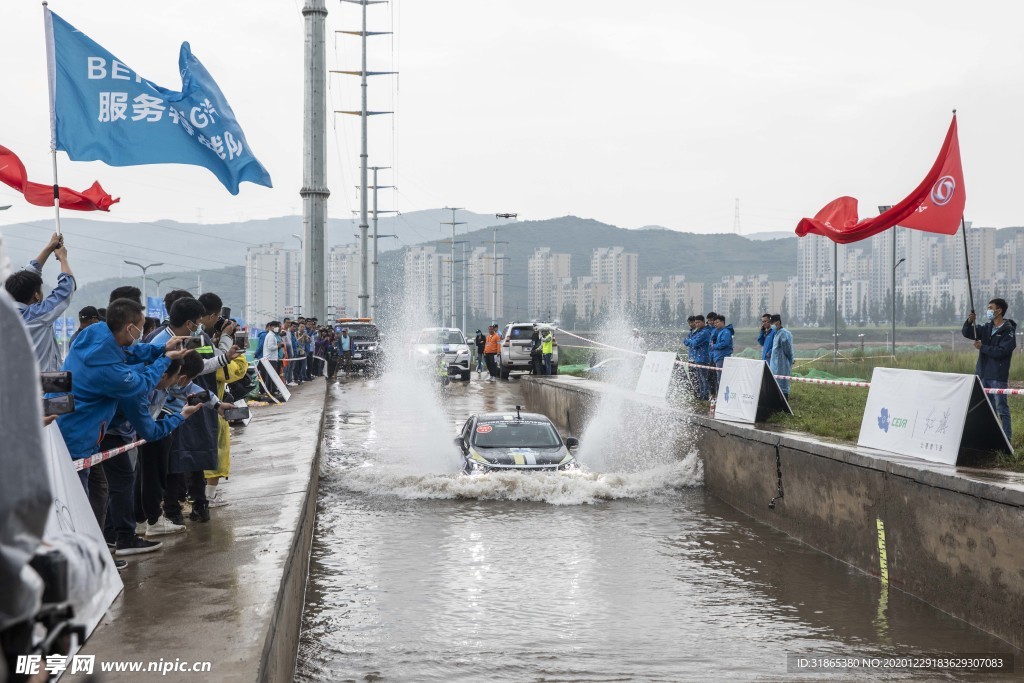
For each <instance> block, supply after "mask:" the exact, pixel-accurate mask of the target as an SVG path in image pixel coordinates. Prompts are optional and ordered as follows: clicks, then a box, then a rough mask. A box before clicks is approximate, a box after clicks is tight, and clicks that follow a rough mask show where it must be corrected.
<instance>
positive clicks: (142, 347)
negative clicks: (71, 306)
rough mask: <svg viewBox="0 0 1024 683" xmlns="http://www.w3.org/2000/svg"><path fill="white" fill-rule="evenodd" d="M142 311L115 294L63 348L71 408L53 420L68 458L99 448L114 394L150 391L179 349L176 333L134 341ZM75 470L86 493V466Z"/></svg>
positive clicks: (126, 395) (113, 405)
mask: <svg viewBox="0 0 1024 683" xmlns="http://www.w3.org/2000/svg"><path fill="white" fill-rule="evenodd" d="M143 313H144V310H143V308H142V306H141V305H140V304H138V303H137V302H135V301H131V300H129V299H118V300H117V301H115V302H113V303H112V304H110V306H108V307H107V318H106V320H105V321H104V322H103V323H99V324H96V325H91V326H89V327H87V328H86V329H85V330H83V331H82V334H80V335H79V336H78V339H76V340H75V345H74V346H73V347H72V348H71V350H70V351H69V352H68V357H67V359H66V360H65V361H64V364H63V366H62V367H61V369H62V370H64V371H65V372H70V373H71V375H72V377H73V378H74V381H73V384H72V390H71V392H70V393H71V394H72V395H73V396H74V399H75V411H74V412H72V413H67V414H66V415H61V416H60V417H58V418H57V425H58V427H60V432H61V434H62V435H63V437H64V443H65V444H66V445H67V448H68V452H69V453H70V454H71V458H72V459H73V460H80V459H82V458H85V457H87V456H90V455H92V454H94V453H96V452H98V451H99V444H100V442H101V441H102V439H103V436H104V434H105V432H106V429H107V426H108V425H109V424H110V423H111V420H112V418H113V417H114V413H115V411H116V410H117V402H118V400H120V399H130V398H134V397H136V396H139V395H141V394H145V393H147V392H149V391H152V390H153V388H154V387H155V386H156V385H157V383H158V382H159V381H160V378H161V377H162V376H163V374H164V372H165V371H166V370H167V367H168V366H169V365H170V363H171V361H172V360H174V359H176V358H181V357H182V356H183V355H184V354H185V351H184V350H182V349H180V348H179V347H180V346H181V343H182V341H183V340H182V338H181V337H170V338H168V339H167V340H166V341H165V342H164V343H163V344H161V345H155V344H140V343H138V340H139V338H140V337H141V336H142V326H143V325H144V324H145V315H144V314H143ZM53 395H55V394H51V396H53ZM79 476H80V477H81V478H82V487H83V488H84V489H85V491H86V493H88V491H89V485H88V481H89V468H85V469H83V470H80V471H79Z"/></svg>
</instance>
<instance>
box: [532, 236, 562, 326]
mask: <svg viewBox="0 0 1024 683" xmlns="http://www.w3.org/2000/svg"><path fill="white" fill-rule="evenodd" d="M571 264H572V257H571V256H570V255H569V254H555V253H552V251H551V249H549V248H547V247H538V248H537V249H536V250H535V251H534V252H533V256H531V257H530V259H529V261H528V262H527V272H528V280H529V281H528V283H527V304H528V305H527V315H528V316H529V317H530V319H532V320H554V319H555V318H558V317H559V316H560V315H561V314H562V306H563V304H562V302H561V301H560V299H561V296H560V295H559V292H558V289H559V287H560V286H561V283H562V281H563V280H564V279H565V278H568V277H569V276H570V269H571Z"/></svg>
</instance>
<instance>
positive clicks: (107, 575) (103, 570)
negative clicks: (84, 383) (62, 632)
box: [43, 423, 124, 654]
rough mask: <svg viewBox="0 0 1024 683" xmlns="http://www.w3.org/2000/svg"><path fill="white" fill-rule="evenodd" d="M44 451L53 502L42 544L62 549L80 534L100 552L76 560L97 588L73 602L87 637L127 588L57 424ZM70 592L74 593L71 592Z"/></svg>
mask: <svg viewBox="0 0 1024 683" xmlns="http://www.w3.org/2000/svg"><path fill="white" fill-rule="evenodd" d="M43 450H44V451H45V453H46V458H47V470H48V474H49V476H50V485H51V487H52V490H53V499H54V500H53V506H52V507H51V508H50V516H49V518H47V520H46V531H45V532H43V541H44V542H45V541H50V542H52V543H53V544H54V545H55V546H57V547H60V546H61V542H60V539H61V538H63V537H65V536H67V535H76V534H81V535H84V536H88V537H89V538H91V539H92V541H93V543H92V546H94V547H95V548H96V549H97V552H94V553H88V552H82V553H81V554H77V555H75V557H74V558H73V561H74V563H75V564H76V565H77V567H78V572H81V573H84V574H85V575H88V576H90V577H92V578H91V579H90V580H89V581H87V582H86V583H89V584H92V585H95V586H96V587H97V589H96V590H95V591H93V592H91V594H90V595H88V596H82V595H81V594H80V593H77V594H74V595H73V596H72V600H71V602H72V604H73V605H74V608H75V622H76V623H82V624H85V628H86V637H88V635H89V634H91V633H92V632H93V629H95V628H96V625H97V624H99V623H100V619H102V618H103V615H104V614H106V613H107V609H108V608H109V607H110V605H111V604H112V603H113V602H114V599H115V598H116V597H117V596H118V594H119V593H120V592H121V591H122V590H123V589H124V584H123V583H122V582H121V577H120V576H119V575H118V573H117V569H116V568H115V567H114V559H113V557H111V555H110V551H109V550H107V545H106V541H105V540H104V538H103V532H102V531H101V530H100V525H99V524H98V523H97V521H96V515H95V513H93V511H92V507H91V506H90V505H89V497H88V496H87V495H86V493H85V488H83V487H82V481H81V479H79V477H78V472H76V471H75V469H74V467H73V466H72V460H71V456H70V455H69V454H68V448H67V446H66V445H65V444H64V438H63V437H62V436H61V433H60V428H59V427H58V426H57V424H56V423H54V424H51V425H49V426H48V427H46V428H45V429H44V430H43ZM78 547H79V548H81V546H78ZM68 592H69V593H72V590H69V591H68ZM72 654H73V653H72Z"/></svg>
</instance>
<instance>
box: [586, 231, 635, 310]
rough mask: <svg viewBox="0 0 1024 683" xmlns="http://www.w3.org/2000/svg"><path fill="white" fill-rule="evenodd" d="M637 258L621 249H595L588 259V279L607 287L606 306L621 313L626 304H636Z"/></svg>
mask: <svg viewBox="0 0 1024 683" xmlns="http://www.w3.org/2000/svg"><path fill="white" fill-rule="evenodd" d="M637 263H638V257H637V255H636V254H631V253H627V252H626V251H625V249H623V248H622V247H602V248H600V249H595V250H594V253H593V255H592V256H591V257H590V277H591V278H593V280H594V282H595V283H597V284H601V285H607V287H608V306H609V308H610V310H611V311H613V312H622V310H623V309H624V308H625V306H626V304H627V303H633V304H636V303H637V302H638V295H639V287H638V280H639V275H638V272H637Z"/></svg>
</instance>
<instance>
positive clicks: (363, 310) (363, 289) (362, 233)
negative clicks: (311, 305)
mask: <svg viewBox="0 0 1024 683" xmlns="http://www.w3.org/2000/svg"><path fill="white" fill-rule="evenodd" d="M361 4H362V6H363V35H362V41H363V42H362V52H363V61H362V74H361V77H360V83H361V88H362V102H363V106H362V109H361V110H360V111H361V114H360V124H361V136H362V146H361V147H360V153H359V183H360V185H361V186H362V191H361V192H360V196H359V317H360V318H365V317H366V316H367V313H368V311H367V303H368V297H369V295H368V294H367V289H368V287H369V283H368V281H367V270H368V263H367V262H368V260H369V259H368V256H369V253H368V251H367V244H366V241H367V232H368V230H369V227H370V226H369V225H368V224H367V222H366V221H367V218H366V210H367V207H366V199H367V198H366V163H367V158H368V157H367V153H366V122H367V119H368V118H369V116H368V114H367V113H366V37H367V36H366V5H367V3H366V2H365V0H364V2H362V3H361Z"/></svg>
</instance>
